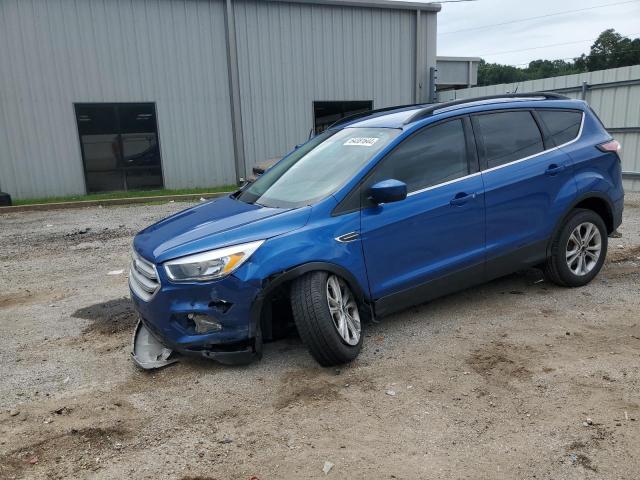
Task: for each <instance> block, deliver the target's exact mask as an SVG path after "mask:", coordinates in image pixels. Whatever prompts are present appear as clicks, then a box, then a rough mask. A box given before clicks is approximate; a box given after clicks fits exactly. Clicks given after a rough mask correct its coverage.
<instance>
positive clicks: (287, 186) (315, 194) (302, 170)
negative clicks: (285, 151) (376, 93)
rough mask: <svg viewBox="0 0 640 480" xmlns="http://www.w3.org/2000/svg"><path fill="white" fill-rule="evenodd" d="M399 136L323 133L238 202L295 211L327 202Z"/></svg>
mask: <svg viewBox="0 0 640 480" xmlns="http://www.w3.org/2000/svg"><path fill="white" fill-rule="evenodd" d="M399 134H400V130H396V129H391V128H345V129H343V130H339V131H337V132H336V131H325V132H324V133H322V134H320V135H318V136H317V137H315V138H313V139H311V140H310V141H309V142H307V143H306V144H304V145H303V146H302V147H300V148H298V149H297V150H294V151H293V152H292V153H291V154H289V155H288V156H287V157H285V158H283V159H282V160H281V161H279V162H278V163H277V164H275V165H274V166H273V167H272V168H270V169H269V170H267V171H266V172H265V173H264V174H263V175H262V176H261V177H259V178H258V179H257V180H256V181H255V182H254V183H253V184H251V185H250V186H249V187H248V188H247V189H246V190H244V191H242V192H241V193H240V195H239V196H238V199H239V200H241V201H243V202H247V203H257V204H260V205H264V206H266V207H275V208H295V207H301V206H304V205H311V204H313V203H315V202H317V201H318V200H322V199H323V198H326V197H327V196H328V195H330V194H332V193H334V192H336V191H337V190H338V189H339V188H340V187H341V186H342V185H344V184H345V183H346V182H347V181H348V180H349V179H350V178H351V177H353V175H355V173H356V172H358V170H360V169H361V168H362V167H363V166H364V165H365V164H366V163H367V162H368V161H369V160H371V158H373V156H374V155H376V154H377V153H378V152H379V151H381V150H382V149H383V148H384V147H386V146H387V145H389V143H391V141H392V140H393V139H394V138H396V137H397V136H398V135H399Z"/></svg>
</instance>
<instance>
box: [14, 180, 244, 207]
mask: <svg viewBox="0 0 640 480" xmlns="http://www.w3.org/2000/svg"><path fill="white" fill-rule="evenodd" d="M237 188H238V187H236V186H235V185H222V186H219V187H209V188H179V189H177V190H169V189H161V190H129V191H127V192H124V191H119V192H104V193H92V194H90V195H67V196H64V197H45V198H23V199H19V200H18V199H15V200H13V204H14V205H33V204H35V203H64V202H78V201H82V200H111V199H115V198H138V197H160V196H163V195H189V194H194V195H198V194H202V193H217V192H232V191H234V190H236V189H237Z"/></svg>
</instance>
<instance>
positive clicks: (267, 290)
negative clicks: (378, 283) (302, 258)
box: [251, 261, 369, 335]
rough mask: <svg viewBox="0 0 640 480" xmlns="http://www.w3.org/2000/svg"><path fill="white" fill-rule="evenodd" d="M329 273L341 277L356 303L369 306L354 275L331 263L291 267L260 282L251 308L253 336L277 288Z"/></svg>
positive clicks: (362, 289)
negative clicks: (306, 276) (322, 273)
mask: <svg viewBox="0 0 640 480" xmlns="http://www.w3.org/2000/svg"><path fill="white" fill-rule="evenodd" d="M317 271H320V272H330V273H334V274H336V275H339V276H340V277H342V278H343V279H344V280H345V281H346V282H347V284H348V285H349V288H351V290H352V291H353V293H354V294H355V296H356V298H357V299H358V302H359V303H360V304H362V305H368V304H369V296H368V295H367V293H366V291H365V290H364V288H363V287H362V286H361V285H360V283H359V282H358V280H357V279H356V277H355V275H353V274H352V273H351V272H350V271H349V270H347V269H346V268H344V267H342V266H340V265H337V264H335V263H331V262H320V261H318V262H308V263H304V264H302V265H298V266H295V267H292V268H290V269H288V270H285V271H282V272H278V273H275V274H272V275H270V276H269V277H267V278H265V279H264V280H263V281H262V289H261V290H260V293H259V294H258V295H257V297H256V299H255V300H254V302H253V305H252V307H251V330H252V332H253V335H255V332H256V331H257V328H258V325H260V321H261V316H262V311H263V307H264V305H265V304H266V302H267V301H268V300H269V299H270V297H271V296H272V295H273V294H274V293H275V292H276V291H277V290H278V288H279V287H282V286H284V285H286V284H287V283H290V282H292V281H293V280H295V279H296V278H299V277H301V276H303V275H305V274H307V273H310V272H317Z"/></svg>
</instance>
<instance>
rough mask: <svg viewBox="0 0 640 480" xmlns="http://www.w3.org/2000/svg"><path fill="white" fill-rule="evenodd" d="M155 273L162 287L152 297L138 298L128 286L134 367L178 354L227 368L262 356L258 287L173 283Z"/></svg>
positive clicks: (159, 363) (232, 282)
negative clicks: (133, 319) (133, 322)
mask: <svg viewBox="0 0 640 480" xmlns="http://www.w3.org/2000/svg"><path fill="white" fill-rule="evenodd" d="M158 270H160V269H158ZM158 274H159V277H160V278H159V283H160V285H161V287H160V288H159V290H158V291H157V292H156V293H155V294H154V295H153V297H152V298H151V299H146V300H145V299H142V298H140V297H139V296H138V295H137V294H136V291H135V289H134V288H130V292H131V299H132V301H133V304H134V307H135V309H136V311H137V313H138V316H139V319H140V321H139V324H138V326H137V327H136V331H135V333H134V338H133V352H132V355H133V360H134V361H135V363H136V364H137V365H138V366H140V367H141V368H144V369H153V368H161V367H164V366H166V365H169V364H170V363H173V362H175V361H176V360H177V358H178V355H177V354H182V355H191V356H199V357H204V358H209V359H213V360H216V361H218V362H220V363H223V364H228V365H241V364H247V363H250V362H252V361H253V360H256V359H259V358H260V357H261V355H262V338H261V335H260V328H259V322H258V321H257V315H256V310H258V311H259V309H256V308H255V304H256V302H257V301H258V300H257V299H258V298H259V289H258V288H256V287H254V286H252V285H250V284H248V283H247V282H242V281H240V280H238V279H237V278H235V277H233V276H229V277H225V278H224V279H221V280H217V281H212V282H206V283H181V284H175V283H171V282H169V281H168V279H166V278H162V276H163V273H162V272H161V271H159V272H158ZM130 282H131V280H130ZM258 316H259V315H258Z"/></svg>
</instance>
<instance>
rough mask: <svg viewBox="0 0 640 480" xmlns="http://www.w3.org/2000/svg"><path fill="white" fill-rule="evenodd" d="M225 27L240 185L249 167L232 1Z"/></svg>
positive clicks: (228, 5) (232, 128)
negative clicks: (245, 154) (245, 144)
mask: <svg viewBox="0 0 640 480" xmlns="http://www.w3.org/2000/svg"><path fill="white" fill-rule="evenodd" d="M224 26H225V33H226V37H227V76H228V78H229V100H230V110H231V132H232V135H233V153H234V158H235V170H236V181H237V182H238V184H240V183H242V182H243V181H244V180H245V178H246V176H247V165H246V160H245V156H244V135H243V131H242V105H241V100H240V80H239V78H240V74H239V70H238V45H237V41H236V22H235V16H234V13H233V3H232V1H231V0H226V4H225V22H224Z"/></svg>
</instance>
